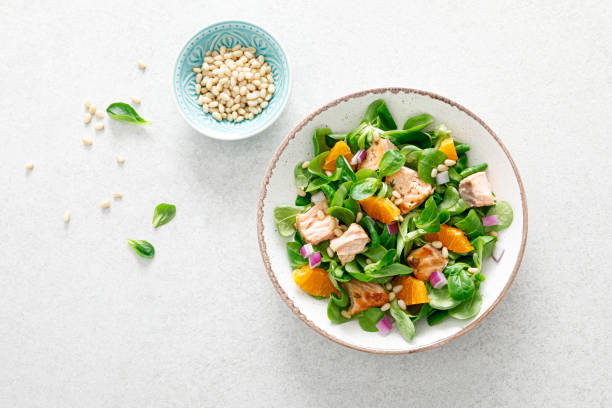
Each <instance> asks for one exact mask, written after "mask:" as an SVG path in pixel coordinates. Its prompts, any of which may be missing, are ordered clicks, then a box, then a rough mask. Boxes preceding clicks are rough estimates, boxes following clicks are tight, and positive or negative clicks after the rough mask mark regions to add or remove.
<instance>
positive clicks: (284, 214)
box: [274, 205, 307, 237]
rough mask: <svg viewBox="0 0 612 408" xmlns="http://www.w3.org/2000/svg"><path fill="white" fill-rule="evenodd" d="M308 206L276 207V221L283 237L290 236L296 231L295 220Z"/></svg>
mask: <svg viewBox="0 0 612 408" xmlns="http://www.w3.org/2000/svg"><path fill="white" fill-rule="evenodd" d="M306 209H307V207H300V206H292V205H279V206H277V207H275V208H274V222H275V223H276V228H277V229H278V233H279V234H280V235H281V236H282V237H289V236H291V235H292V234H293V233H294V232H295V226H294V224H295V220H296V216H297V215H298V214H301V213H303V212H304V211H305V210H306Z"/></svg>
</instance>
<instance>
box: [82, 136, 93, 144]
mask: <svg viewBox="0 0 612 408" xmlns="http://www.w3.org/2000/svg"><path fill="white" fill-rule="evenodd" d="M82 140H83V144H85V145H87V146H91V145H92V144H93V140H91V139H89V138H86V137H84V138H83V139H82Z"/></svg>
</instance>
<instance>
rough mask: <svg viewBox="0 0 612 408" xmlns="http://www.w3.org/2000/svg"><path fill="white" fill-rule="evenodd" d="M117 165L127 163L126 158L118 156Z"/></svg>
mask: <svg viewBox="0 0 612 408" xmlns="http://www.w3.org/2000/svg"><path fill="white" fill-rule="evenodd" d="M117 163H119V164H123V163H125V158H124V157H123V156H121V155H119V156H117Z"/></svg>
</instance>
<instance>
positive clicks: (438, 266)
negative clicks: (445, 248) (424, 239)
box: [407, 244, 448, 281]
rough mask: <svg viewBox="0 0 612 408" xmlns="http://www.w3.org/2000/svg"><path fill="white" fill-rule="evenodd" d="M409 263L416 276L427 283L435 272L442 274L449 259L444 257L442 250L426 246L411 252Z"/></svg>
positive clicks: (429, 245)
mask: <svg viewBox="0 0 612 408" xmlns="http://www.w3.org/2000/svg"><path fill="white" fill-rule="evenodd" d="M407 262H408V265H409V266H410V267H411V268H412V270H413V273H414V276H415V277H416V278H417V279H420V280H422V281H425V280H427V279H429V277H430V276H431V274H432V273H434V271H438V272H442V271H443V270H444V268H446V264H447V263H448V259H446V258H444V257H443V256H442V251H441V250H439V249H436V248H434V247H433V245H431V244H426V245H425V246H422V247H421V248H418V249H415V250H414V251H412V252H410V254H409V255H408V258H407Z"/></svg>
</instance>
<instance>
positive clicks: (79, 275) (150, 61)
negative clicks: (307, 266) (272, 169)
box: [0, 0, 612, 408]
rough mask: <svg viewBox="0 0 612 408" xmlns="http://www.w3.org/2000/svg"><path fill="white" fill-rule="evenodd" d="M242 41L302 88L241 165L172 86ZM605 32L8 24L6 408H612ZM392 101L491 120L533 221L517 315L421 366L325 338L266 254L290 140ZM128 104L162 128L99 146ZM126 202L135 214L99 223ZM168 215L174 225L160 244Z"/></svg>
mask: <svg viewBox="0 0 612 408" xmlns="http://www.w3.org/2000/svg"><path fill="white" fill-rule="evenodd" d="M225 19H243V20H248V21H251V22H254V23H257V24H260V25H261V26H263V27H265V28H267V29H269V30H270V31H272V32H273V33H274V34H275V35H277V36H278V39H279V40H280V41H281V42H282V43H283V44H284V46H285V49H286V52H287V53H288V55H289V57H290V59H291V61H292V64H293V74H294V86H293V91H292V95H291V99H290V101H289V104H288V106H287V109H286V111H285V112H284V114H283V115H282V116H281V118H280V119H279V120H278V122H276V124H274V125H273V126H272V127H271V128H269V129H268V131H266V132H265V133H264V134H261V135H259V136H257V137H255V138H252V139H250V140H246V141H241V142H232V143H227V142H219V141H215V140H211V139H208V138H206V137H204V136H201V135H199V134H197V133H195V132H194V131H193V130H192V129H191V128H190V127H189V126H188V125H187V124H186V123H185V122H184V121H183V119H182V118H181V117H180V115H179V114H178V111H177V109H176V107H175V105H174V101H173V96H172V93H171V87H170V79H171V71H172V68H173V64H174V60H175V58H176V56H177V54H178V52H179V50H180V48H181V47H182V46H183V44H184V43H185V42H186V41H187V39H188V38H189V37H190V36H191V35H192V34H194V33H195V32H196V31H198V30H199V29H200V28H202V27H204V26H206V25H208V24H210V23H212V22H215V21H219V20H225ZM611 20H612V13H611V11H610V7H609V6H608V5H606V4H605V3H604V2H592V1H587V2H584V1H572V2H568V1H541V2H516V1H502V2H488V1H482V2H453V3H452V4H447V3H442V2H428V1H423V2H420V1H419V2H392V1H389V2H383V3H382V4H378V2H367V3H366V2H363V3H360V4H358V2H352V1H334V2H297V1H295V2H287V1H265V0H260V1H257V2H228V1H224V2H212V1H208V2H180V4H179V2H167V1H148V2H138V3H137V2H125V1H122V2H120V1H103V2H57V4H53V5H52V4H51V3H50V2H41V1H36V2H5V4H4V5H3V6H2V13H0V32H1V34H2V45H1V48H2V54H1V55H2V57H1V58H0V85H1V88H0V89H2V96H1V97H0V135H1V136H0V137H1V140H2V145H1V146H0V185H1V186H2V199H1V200H0V214H1V215H0V406H2V407H46V408H48V407H207V406H232V407H234V406H235V407H241V406H256V407H260V406H262V407H264V406H291V407H303V406H304V407H305V406H315V405H320V406H335V407H341V406H350V407H361V406H383V405H384V406H392V405H399V404H401V405H403V406H419V407H426V406H432V407H434V406H435V407H444V406H483V407H491V406H537V407H541V406H574V407H575V406H580V407H586V406H589V407H591V406H593V407H596V406H610V405H611V404H612V392H611V387H610V384H611V380H612V378H611V375H610V366H611V364H612V352H611V341H610V337H611V336H612V318H611V317H610V310H611V307H612V297H611V296H610V293H611V291H610V289H611V285H610V274H611V271H610V266H609V261H608V260H607V257H608V254H609V248H610V247H609V245H610V242H611V241H612V240H611V238H612V234H611V233H610V216H609V214H610V205H609V203H610V199H611V198H612V196H611V191H612V182H611V181H610V180H611V178H610V164H612V160H611V159H610V148H609V143H610V142H609V140H610V132H611V129H612V120H611V116H610V113H611V110H612V52H611V45H610V44H611V43H610V39H611V38H612V26H611V25H610V21H611ZM138 59H142V60H143V61H145V62H146V63H147V65H148V68H147V70H146V72H144V73H143V72H141V71H140V70H139V69H138V68H137V66H136V61H137V60H138ZM378 86H405V87H413V88H418V89H425V90H430V91H433V92H436V93H439V94H441V95H444V96H447V97H449V98H451V99H454V100H456V101H457V102H459V103H461V104H463V105H465V106H466V107H468V108H469V109H471V110H473V111H474V112H476V113H477V114H479V115H480V116H481V117H482V118H483V119H484V120H485V121H487V123H488V124H489V125H490V126H491V127H492V128H493V129H494V130H495V131H496V132H497V133H498V135H499V136H501V137H502V138H503V140H504V142H505V143H506V145H507V146H508V148H509V149H510V151H511V152H512V154H513V156H514V158H515V160H516V162H517V164H518V166H519V169H520V171H521V175H522V177H523V180H524V182H525V187H526V191H527V198H528V202H529V215H530V223H529V229H530V231H529V240H528V247H527V251H526V253H525V258H524V261H523V266H522V268H521V270H520V272H519V274H518V277H517V279H516V281H515V283H514V285H513V286H512V288H511V290H510V291H509V292H508V294H507V296H506V297H505V299H504V300H503V302H502V303H501V304H500V305H499V306H498V307H497V309H496V310H495V311H494V312H493V313H492V314H491V315H490V316H489V317H488V318H487V319H485V320H484V321H483V322H482V324H480V326H479V327H477V328H475V329H474V330H472V331H471V332H470V333H468V334H467V335H465V336H463V337H462V338H460V339H458V340H456V341H453V342H452V343H450V344H448V345H446V346H444V347H442V348H439V349H435V350H432V351H428V352H424V353H418V354H415V355H405V356H377V355H369V354H364V353H360V352H356V351H352V350H348V349H345V348H343V347H341V346H339V345H336V344H334V343H332V342H330V341H328V340H326V339H325V338H323V337H321V336H319V335H318V334H316V333H315V332H313V331H312V330H311V329H309V328H308V327H307V326H306V325H304V324H303V323H302V322H301V321H299V320H298V319H297V318H296V317H295V316H294V315H293V314H292V313H291V312H290V311H289V309H288V308H287V307H286V305H285V304H284V303H283V302H282V301H281V300H280V298H279V297H278V295H277V294H276V292H275V291H274V289H273V287H272V285H271V284H270V282H269V281H268V278H267V276H266V273H265V270H264V268H263V265H262V262H261V258H260V255H259V250H258V247H257V243H256V233H255V207H256V202H257V197H258V193H259V187H260V182H261V180H262V177H263V173H264V170H265V168H266V166H267V163H268V160H269V159H270V157H271V155H272V153H273V151H274V150H275V149H276V146H277V145H278V144H279V142H280V141H281V140H282V139H283V138H284V137H285V136H286V134H287V133H288V132H289V131H290V130H291V129H292V128H293V126H295V125H296V124H297V123H298V122H299V121H300V120H301V119H303V118H304V117H305V116H306V115H307V114H309V113H310V112H312V111H313V110H315V109H316V108H318V107H319V106H321V105H322V104H324V103H326V102H328V101H330V100H331V99H333V98H336V97H339V96H342V95H345V94H347V93H350V92H354V91H358V90H361V89H365V88H372V87H378ZM131 95H138V96H140V97H142V100H143V102H142V105H141V107H140V108H139V110H140V111H141V112H142V115H143V116H144V117H145V118H149V119H151V120H152V121H153V122H154V125H153V126H152V127H151V128H148V129H140V128H135V127H133V126H127V125H123V124H121V123H111V122H110V121H109V120H108V119H106V120H105V123H106V130H104V131H103V132H95V131H94V130H93V128H92V126H91V125H90V126H89V127H85V126H84V125H83V123H82V115H83V113H84V111H83V105H82V103H83V100H84V99H85V98H91V99H92V100H93V101H94V103H95V104H96V105H97V106H98V107H100V108H103V107H105V106H107V105H108V104H109V103H110V102H114V101H116V100H125V101H127V100H129V97H130V96H131ZM84 136H90V137H93V139H94V144H93V146H92V147H91V148H85V147H84V146H83V145H82V143H81V141H80V140H81V138H82V137H84ZM119 153H121V154H123V155H124V156H125V157H126V160H127V161H126V163H125V164H124V165H123V166H118V165H117V163H116V162H115V155H117V154H119ZM28 161H33V162H34V164H35V166H36V167H35V169H34V170H33V171H32V172H31V173H26V171H25V170H24V165H25V164H26V163H27V162H28ZM113 191H120V192H122V193H123V194H124V195H125V197H124V198H123V199H122V200H112V206H111V208H110V210H108V211H102V210H101V209H100V207H99V203H100V202H101V201H103V200H105V199H111V196H110V193H111V192H113ZM159 202H172V203H175V204H176V205H177V208H178V211H177V216H176V218H175V219H174V220H173V221H172V222H171V223H169V224H167V225H165V226H163V227H162V228H160V229H158V230H154V229H153V228H152V227H151V225H150V222H151V217H152V211H153V208H154V206H155V205H156V204H157V203H159ZM66 209H70V210H71V211H72V221H71V222H70V224H69V225H68V226H66V225H64V223H63V221H62V218H63V214H64V211H65V210H66ZM127 237H134V238H142V239H148V240H150V241H151V242H152V243H154V244H155V247H156V249H157V254H156V256H155V259H154V260H152V261H143V260H140V259H138V258H137V257H135V255H134V254H133V253H132V252H131V250H130V249H129V247H128V246H127V244H126V242H125V239H126V238H127Z"/></svg>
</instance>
